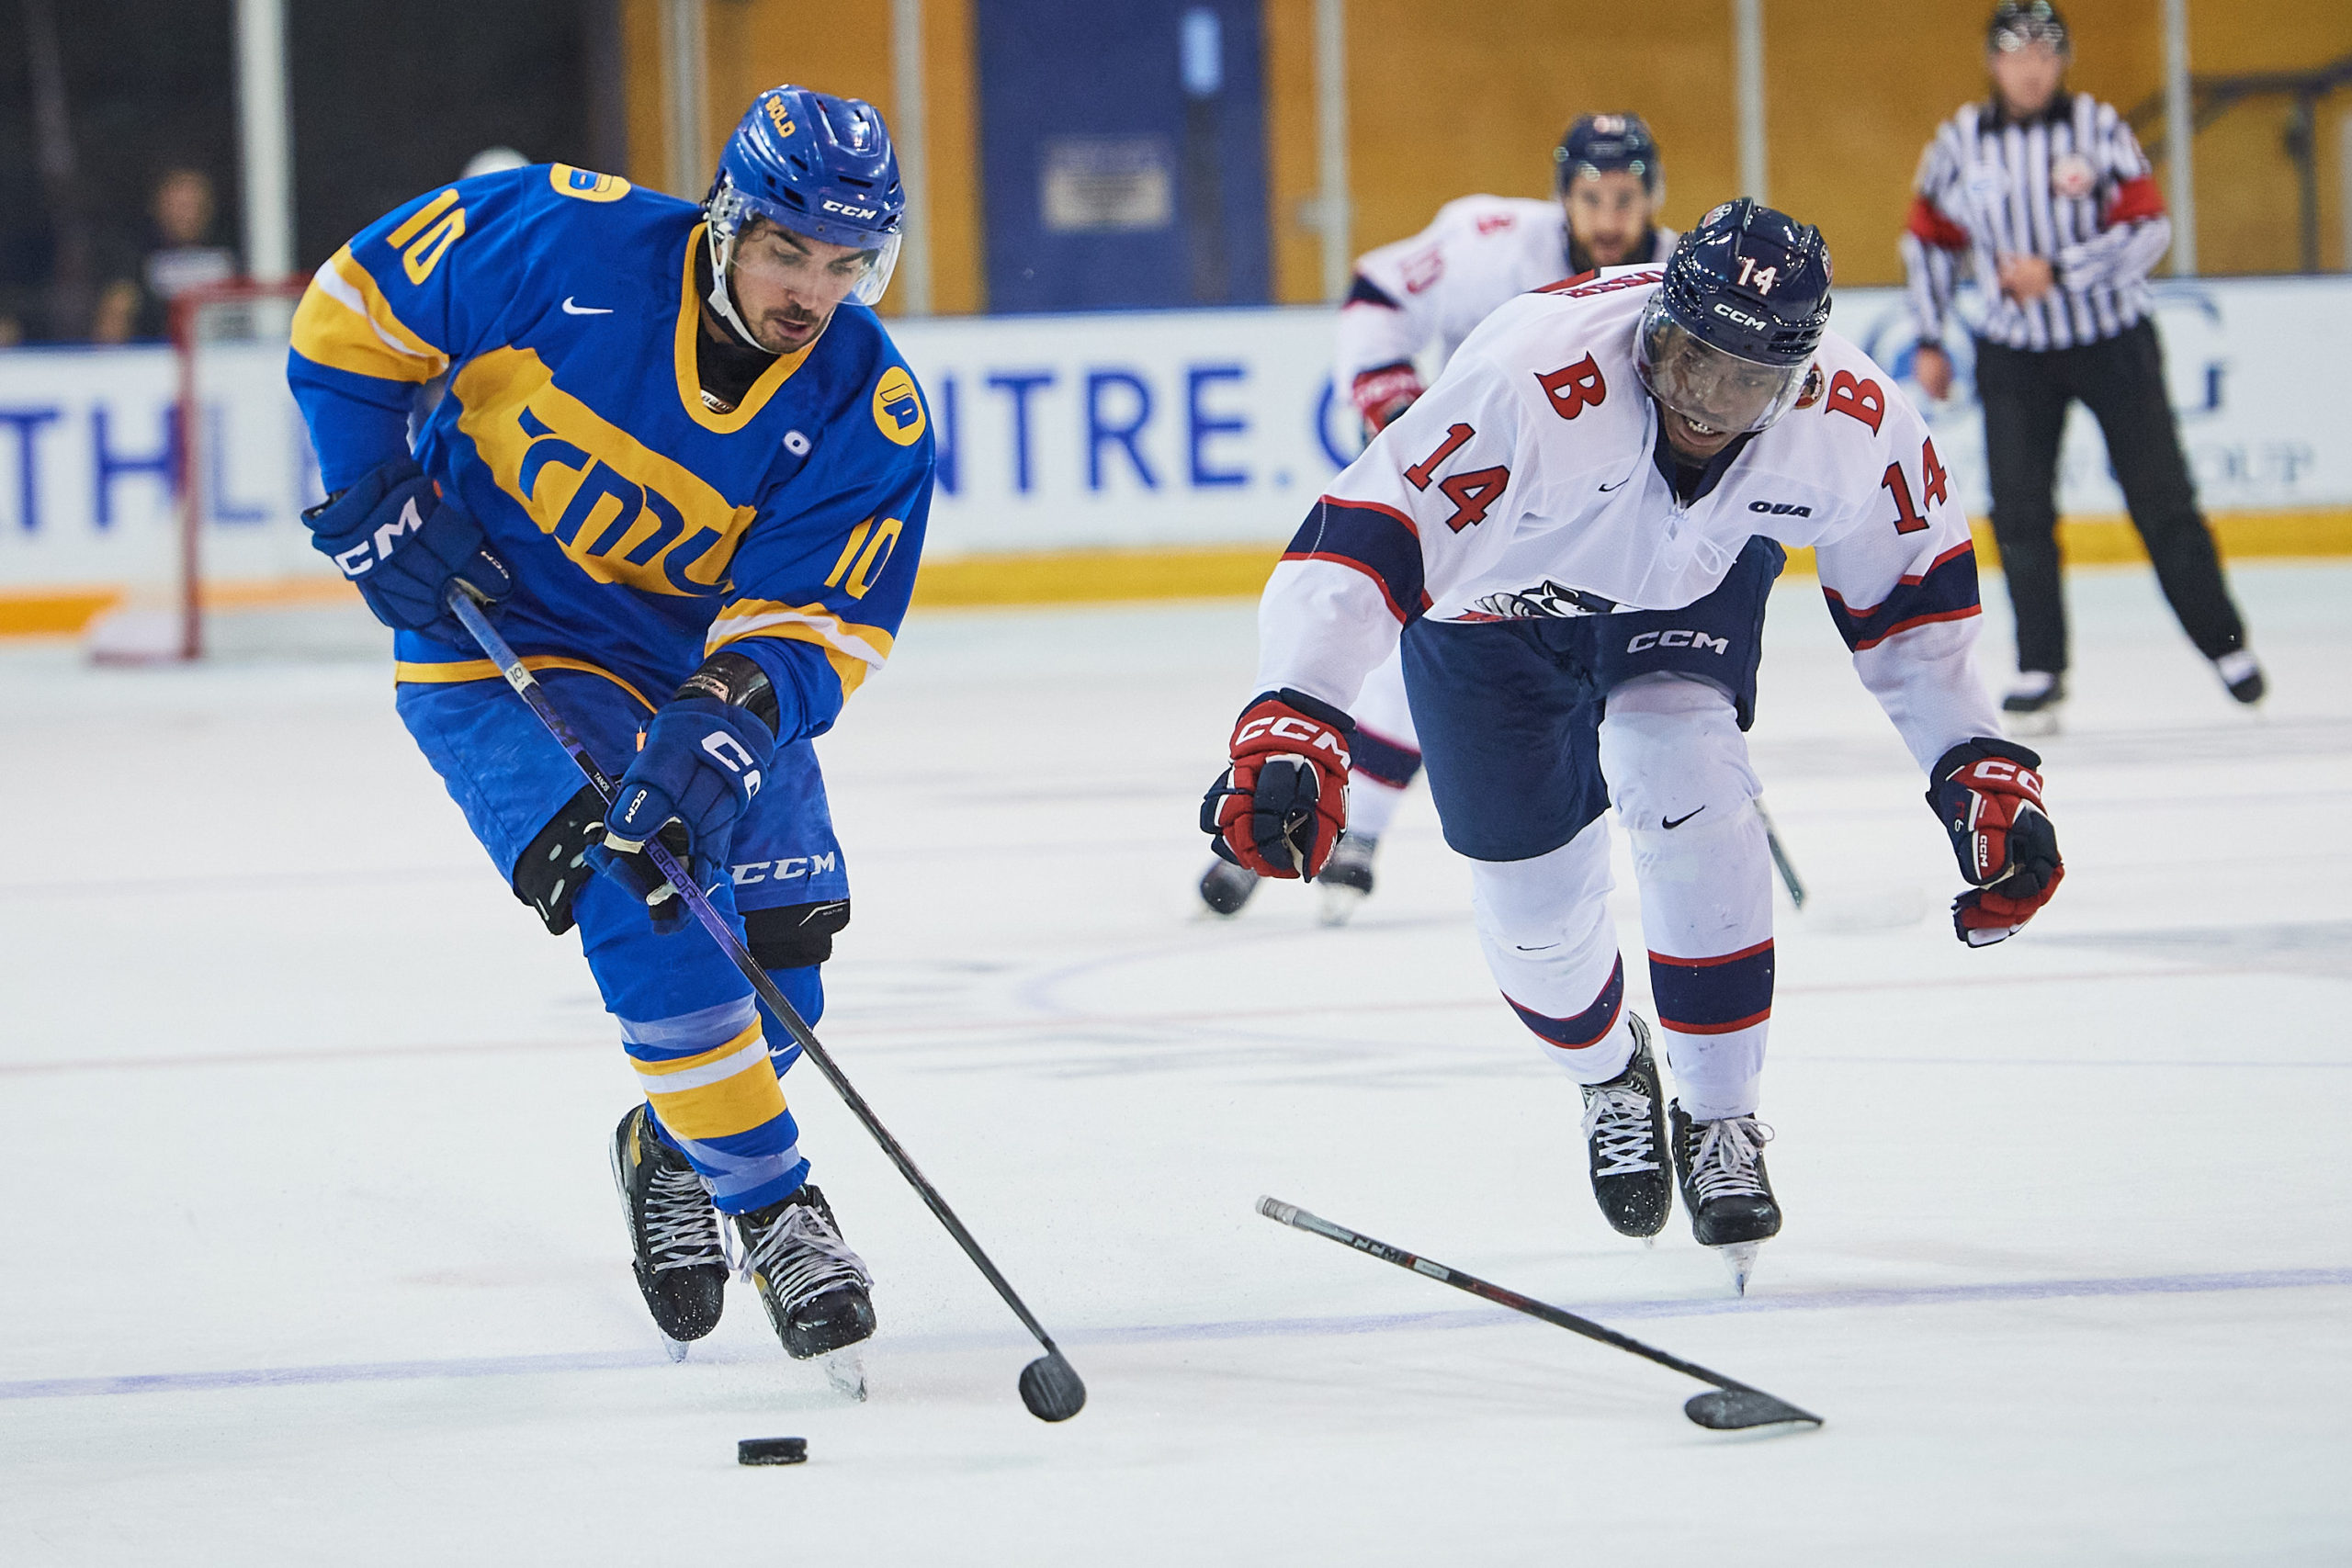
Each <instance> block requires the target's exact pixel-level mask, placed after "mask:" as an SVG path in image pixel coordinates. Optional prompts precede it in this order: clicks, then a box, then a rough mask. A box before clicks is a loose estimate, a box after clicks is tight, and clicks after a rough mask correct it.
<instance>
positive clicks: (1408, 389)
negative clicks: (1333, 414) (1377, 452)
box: [1348, 359, 1429, 435]
mask: <svg viewBox="0 0 2352 1568" xmlns="http://www.w3.org/2000/svg"><path fill="white" fill-rule="evenodd" d="M1427 390H1429V389H1428V388H1426V387H1424V386H1422V385H1421V375H1420V372H1419V371H1418V370H1416V369H1414V368H1413V366H1412V362H1411V361H1410V360H1405V359H1400V360H1398V361H1397V363H1396V364H1394V365H1383V366H1381V367H1379V368H1377V369H1374V370H1367V371H1365V372H1364V373H1363V375H1361V376H1358V377H1357V378H1355V380H1354V381H1353V382H1352V383H1351V384H1350V386H1349V388H1348V400H1349V401H1350V402H1352V403H1354V404H1355V405H1356V412H1358V413H1360V414H1362V415H1363V423H1364V425H1365V427H1366V428H1368V429H1369V430H1371V432H1372V433H1373V434H1375V435H1377V434H1380V433H1381V432H1382V431H1384V430H1385V429H1387V428H1388V426H1389V424H1390V423H1391V422H1393V421H1394V420H1395V419H1396V418H1397V415H1398V414H1401V413H1403V412H1405V411H1406V410H1407V409H1408V408H1411V407H1412V406H1413V403H1414V400H1416V399H1418V398H1419V397H1420V395H1421V394H1422V393H1423V392H1425V391H1427Z"/></svg>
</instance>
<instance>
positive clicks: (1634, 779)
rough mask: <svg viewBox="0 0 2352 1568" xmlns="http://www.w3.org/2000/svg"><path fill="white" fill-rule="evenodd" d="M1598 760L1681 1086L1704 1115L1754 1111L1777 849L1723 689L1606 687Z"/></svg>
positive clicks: (1676, 684)
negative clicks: (1629, 860) (1629, 854)
mask: <svg viewBox="0 0 2352 1568" xmlns="http://www.w3.org/2000/svg"><path fill="white" fill-rule="evenodd" d="M1600 753H1601V765H1602V767H1603V769H1604V770H1605V771H1606V772H1607V773H1608V776H1609V780H1610V784H1611V790H1612V794H1613V798H1614V803H1615V805H1616V807H1617V811H1618V815H1619V817H1620V818H1621V819H1622V820H1623V823H1624V825H1625V828H1626V830H1627V834H1628V836H1629V837H1630V838H1631V839H1632V840H1633V850H1634V877H1635V880H1636V883H1637V885H1638V886H1639V887H1640V889H1641V897H1642V935H1643V938H1644V941H1645V944H1646V945H1647V947H1648V949H1649V969H1650V989H1651V994H1652V996H1653V997H1654V998H1655V999H1656V1001H1657V1013H1658V1028H1659V1032H1660V1034H1661V1035H1662V1036H1663V1044H1664V1046H1665V1051H1666V1059H1667V1066H1668V1070H1669V1071H1670V1072H1671V1073H1672V1075H1673V1078H1674V1088H1675V1095H1676V1098H1677V1099H1678V1100H1679V1101H1680V1102H1681V1105H1682V1108H1683V1110H1684V1111H1688V1112H1689V1113H1690V1114H1691V1116H1692V1117H1694V1118H1696V1119H1697V1120H1700V1121H1710V1122H1711V1121H1716V1120H1719V1119H1721V1118H1723V1117H1725V1116H1744V1115H1748V1114H1752V1113H1753V1112H1754V1111H1755V1110H1756V1108H1757V1106H1758V1101H1759V1098H1760V1095H1761V1089H1762V1077H1763V1071H1764V1045H1765V1037H1766V1034H1767V1033H1768V1032H1769V1030H1770V1019H1771V1014H1772V980H1773V964H1774V953H1773V947H1772V859H1771V849H1770V844H1769V843H1768V842H1767V840H1766V839H1765V835H1764V822H1763V818H1760V817H1758V815H1757V814H1756V809H1755V806H1754V800H1755V795H1756V790H1757V785H1756V775H1755V773H1753V772H1752V771H1751V770H1750V768H1749V767H1748V762H1747V741H1746V739H1745V738H1744V737H1743V736H1741V734H1740V733H1739V727H1738V723H1737V720H1736V717H1735V716H1734V714H1733V711H1732V706H1731V702H1730V699H1729V698H1728V697H1727V696H1725V695H1724V694H1723V692H1722V691H1721V690H1720V689H1719V688H1716V687H1714V686H1713V685H1711V684H1709V683H1707V682H1700V681H1693V680H1690V679H1688V678H1679V677H1670V676H1669V677H1655V676H1654V677H1650V678H1648V679H1646V680H1644V681H1639V682H1629V683H1628V684H1626V685H1625V686H1622V687H1620V688H1619V689H1618V690H1617V691H1615V692H1613V693H1611V694H1610V699H1609V716H1608V718H1607V719H1606V720H1605V721H1604V722H1603V724H1602V726H1601V731H1600Z"/></svg>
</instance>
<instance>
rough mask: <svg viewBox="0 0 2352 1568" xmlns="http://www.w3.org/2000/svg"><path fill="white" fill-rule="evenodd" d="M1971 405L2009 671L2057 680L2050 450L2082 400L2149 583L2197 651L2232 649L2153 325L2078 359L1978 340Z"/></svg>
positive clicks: (2143, 324)
mask: <svg viewBox="0 0 2352 1568" xmlns="http://www.w3.org/2000/svg"><path fill="white" fill-rule="evenodd" d="M1976 394H1977V397H1978V399H1979V400H1980V401H1982V402H1983V403H1984V405H1985V467H1986V468H1987V469H1988V470H1989V477H1990V479H1991V480H1992V489H1993V537H1994V539H1995V540H1996V542H1997V543H1998V544H1999V545H2000V547H2001V570H2002V572H2003V573H2004V574H2005V576H2006V577H2007V580H2008V584H2009V603H2010V604H2011V605H2012V606H2013V607H2014V608H2015V610H2016V612H2017V623H2018V669H2019V670H2044V671H2049V672H2050V673H2051V674H2053V675H2057V674H2063V673H2064V672H2065V670H2066V604H2065V599H2064V594H2063V593H2062V592H2061V590H2060V586H2059V570H2060V567H2061V565H2062V562H2061V561H2060V558H2059V554H2058V536H2057V529H2058V505H2057V500H2058V497H2057V490H2058V446H2059V440H2060V437H2061V435H2062V434H2063V433H2064V429H2065V424H2066V406H2067V404H2068V403H2069V402H2071V401H2073V400H2075V399H2076V398H2080V399H2081V400H2083V403H2084V405H2085V406H2086V407H2087V408H2088V409H2089V410H2090V411H2091V412H2092V414H2093V415H2094V416H2095V417H2097V419H2098V427H2099V430H2100V432H2101V434H2104V435H2105V436H2106V437H2107V455H2108V461H2109V464H2110V465H2111V466H2112V467H2113V468H2114V470H2115V481H2116V483H2117V485H2118V486H2120V488H2121V490H2122V491H2123V502H2124V504H2125V505H2126V506H2128V507H2130V508H2131V525H2132V526H2133V527H2135V528H2137V529H2138V530H2139V531H2140V537H2141V539H2142V540H2143V542H2144V543H2145V544H2146V545H2147V547H2148V558H2149V559H2150V560H2151V561H2153V562H2154V564H2155V568H2156V581H2157V582H2158V583H2159V584H2160V585H2161V586H2162V587H2163V589H2164V592H2165V598H2166V599H2167V600H2169V601H2170V602H2171V604H2172V609H2173V614H2174V615H2177V616H2179V617H2180V626H2181V629H2182V630H2183V631H2185V632H2187V633H2188V638H2189V640H2190V641H2191V642H2193V643H2195V644H2196V645H2197V650H2198V651H2199V653H2202V654H2203V655H2204V656H2205V657H2206V658H2208V659H2218V658H2220V657H2221V656H2222V654H2224V653H2228V652H2230V651H2231V650H2232V649H2235V648H2238V647H2240V646H2242V645H2243V644H2244V643H2245V623H2244V622H2243V621H2241V620H2240V619H2239V617H2238V609H2237V606H2236V605H2235V604H2232V603H2231V601H2230V591H2229V587H2228V585H2227V584H2226V583H2224V582H2223V581H2222V562H2221V558H2220V557H2219V556H2217V555H2216V554H2215V553H2214V550H2213V536H2212V535H2211V533H2210V532H2209V531H2208V530H2207V529H2206V526H2205V518H2204V515H2203V514H2202V513H2199V511H2198V510H2197V491H2196V487H2195V486H2194V485H2193V484H2191V483H2190V481H2189V478H2188V463H2187V462H2186V461H2185V460H2183V458H2182V457H2181V454H2180V434H2179V432H2178V431H2177V429H2176V428H2175V426H2174V423H2173V417H2172V403H2171V400H2169V398H2168V397H2167V396H2166V395H2165V362H2164V349H2163V347H2162V346H2161V345H2160V344H2158V343H2157V341H2156V326H2155V323H2154V321H2149V320H2147V319H2145V318H2143V319H2142V320H2141V321H2139V322H2138V323H2137V324H2136V325H2134V326H2131V327H2130V328H2128V329H2127V330H2125V331H2123V332H2121V333H2117V334H2116V335H2115V336H2113V337H2111V338H2106V339H2103V340H2101V341H2100V342H2098V343H2094V344H2084V345H2083V346H2081V347H2078V348H2053V349H2045V350H2042V351H2041V352H2038V353H2037V352H2034V351H2032V350H2029V349H2017V348H2008V347H2005V346H2004V345H2002V344H1997V343H1988V342H1986V341H1985V339H1983V338H1978V339H1977V340H1976Z"/></svg>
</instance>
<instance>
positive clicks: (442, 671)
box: [392, 653, 653, 713]
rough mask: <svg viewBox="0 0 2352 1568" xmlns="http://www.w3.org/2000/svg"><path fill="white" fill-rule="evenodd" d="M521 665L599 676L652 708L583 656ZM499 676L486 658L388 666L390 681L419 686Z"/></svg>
mask: <svg viewBox="0 0 2352 1568" xmlns="http://www.w3.org/2000/svg"><path fill="white" fill-rule="evenodd" d="M523 668H524V669H526V670H530V671H539V670H578V671H582V672H584V673H586V674H590V675H602V676H603V677H604V678H605V680H607V681H610V682H612V683H613V684H614V685H616V686H618V687H619V688H620V689H621V690H622V691H624V692H627V693H628V694H629V695H630V696H632V697H635V698H636V699H637V705H638V706H639V707H641V708H643V709H644V710H645V711H646V712H648V713H651V712H652V711H653V705H652V704H651V703H649V702H647V701H646V700H645V694H644V693H643V692H640V691H639V690H638V689H637V688H636V687H635V686H632V685H630V684H629V683H628V682H627V681H624V680H622V679H621V678H620V677H619V676H617V675H616V674H614V673H613V672H612V671H609V670H606V669H604V668H602V667H601V666H598V665H594V664H591V663H589V662H588V661H587V660H584V659H566V658H564V657H562V656H561V655H560V654H554V653H533V654H526V656H525V657H524V660H523ZM503 678H504V676H503V672H502V671H500V670H499V668H498V666H497V665H495V664H492V662H491V661H490V660H487V659H458V660H450V661H449V662H448V663H446V664H441V663H434V664H426V663H422V662H419V661H417V660H409V659H402V660H395V661H394V662H393V665H392V682H393V683H394V684H395V685H397V684H400V683H401V682H408V683H410V684H413V685H419V686H458V685H463V684H465V683H466V682H469V681H497V680H503Z"/></svg>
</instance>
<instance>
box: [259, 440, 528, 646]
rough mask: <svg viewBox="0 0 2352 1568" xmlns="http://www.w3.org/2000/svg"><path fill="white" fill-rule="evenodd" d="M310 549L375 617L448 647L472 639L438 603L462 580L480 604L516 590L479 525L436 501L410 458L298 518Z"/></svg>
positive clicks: (437, 497)
mask: <svg viewBox="0 0 2352 1568" xmlns="http://www.w3.org/2000/svg"><path fill="white" fill-rule="evenodd" d="M302 521H303V522H305V523H307V524H309V525H311V545H312V546H313V547H315V548H316V549H317V550H318V551H319V553H320V554H322V555H323V556H325V557H326V558H328V559H330V560H332V561H334V564H335V566H336V567H337V568H338V569H339V570H341V571H342V572H343V575H344V576H345V577H347V578H349V579H350V580H351V581H352V583H353V584H354V585H355V586H356V587H357V588H358V590H359V596H360V597H361V598H362V599H365V600H367V601H368V609H370V610H372V611H374V612H375V613H376V618H377V619H378V620H379V621H381V622H383V623H384V624H385V625H386V626H390V627H392V628H393V629H395V630H399V631H413V632H424V633H427V634H429V635H431V636H432V637H435V638H437V639H438V640H440V641H442V642H446V643H447V644H449V645H450V646H451V647H453V648H468V647H470V646H472V643H473V639H472V638H471V637H468V636H467V635H466V633H465V628H464V627H462V626H459V625H458V621H457V617H455V616H453V615H450V614H449V611H448V608H447V605H445V604H443V603H442V599H443V597H444V596H445V595H446V594H447V592H449V584H450V583H451V582H453V581H456V580H457V579H458V578H460V577H462V578H464V579H465V581H466V582H467V585H468V586H469V587H471V588H472V589H473V590H474V591H475V592H478V593H480V594H481V596H482V597H483V598H485V599H490V600H498V599H503V598H505V597H506V595H507V594H509V593H511V592H514V591H515V580H514V579H513V578H512V577H511V576H509V575H508V574H507V570H506V565H505V563H504V562H503V561H501V560H500V559H499V558H497V557H496V556H494V555H492V554H491V553H490V548H489V542H488V539H487V536H485V535H484V534H483V533H482V530H481V524H479V523H477V522H475V521H474V520H473V518H472V517H471V516H469V514H468V513H464V512H462V511H460V510H458V508H457V507H455V506H452V505H450V504H449V503H448V502H445V501H443V500H442V499H441V492H440V490H439V488H438V487H437V486H435V484H434V483H433V481H432V480H430V479H426V478H425V477H424V474H423V473H422V472H421V471H419V469H418V468H417V466H416V460H415V459H414V458H413V457H395V458H393V459H392V460H391V461H390V462H388V463H385V464H384V465H382V466H381V467H379V468H372V469H370V470H368V473H367V474H366V475H365V476H364V477H363V478H362V479H360V480H359V481H358V482H357V483H356V484H354V485H352V486H351V487H350V488H349V489H347V490H343V491H337V492H335V493H334V495H331V496H329V497H328V498H327V499H326V500H325V501H324V502H322V503H321V504H319V505H317V506H314V507H312V508H311V510H310V511H308V512H305V513H302Z"/></svg>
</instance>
